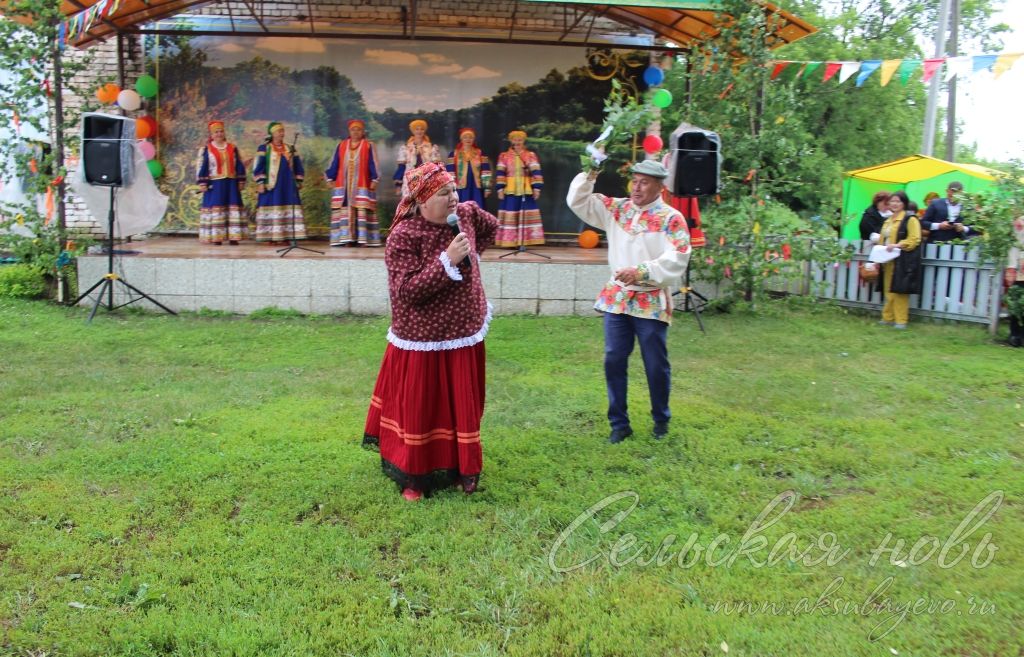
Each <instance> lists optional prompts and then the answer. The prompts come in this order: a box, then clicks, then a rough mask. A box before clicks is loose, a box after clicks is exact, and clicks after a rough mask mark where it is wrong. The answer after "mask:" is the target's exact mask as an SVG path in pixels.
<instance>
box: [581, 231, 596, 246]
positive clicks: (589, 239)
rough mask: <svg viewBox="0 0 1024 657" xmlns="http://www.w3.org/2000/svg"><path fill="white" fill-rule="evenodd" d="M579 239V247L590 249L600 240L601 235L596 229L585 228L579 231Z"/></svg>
mask: <svg viewBox="0 0 1024 657" xmlns="http://www.w3.org/2000/svg"><path fill="white" fill-rule="evenodd" d="M579 241H580V247H581V248H584V249H592V248H594V247H595V246H597V244H598V242H600V241H601V236H600V235H598V234H597V231H596V230H585V231H583V232H582V233H580V236H579Z"/></svg>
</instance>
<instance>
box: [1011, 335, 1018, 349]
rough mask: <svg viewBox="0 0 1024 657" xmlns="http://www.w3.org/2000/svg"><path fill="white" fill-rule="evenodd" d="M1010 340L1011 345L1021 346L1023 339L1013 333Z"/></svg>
mask: <svg viewBox="0 0 1024 657" xmlns="http://www.w3.org/2000/svg"><path fill="white" fill-rule="evenodd" d="M1009 342H1010V346H1011V347H1019V346H1021V339H1020V336H1019V335H1011V336H1010V340H1009Z"/></svg>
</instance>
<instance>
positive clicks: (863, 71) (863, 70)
mask: <svg viewBox="0 0 1024 657" xmlns="http://www.w3.org/2000/svg"><path fill="white" fill-rule="evenodd" d="M881 65H882V60H880V59H869V60H867V61H864V62H861V63H860V75H858V76H857V86H858V87H862V86H864V81H865V80H867V79H868V78H869V77H871V74H872V73H874V72H875V71H877V70H878V67H879V66H881Z"/></svg>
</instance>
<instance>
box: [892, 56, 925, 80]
mask: <svg viewBox="0 0 1024 657" xmlns="http://www.w3.org/2000/svg"><path fill="white" fill-rule="evenodd" d="M920 65H921V60H920V59H904V60H903V63H901V64H900V67H899V69H897V71H896V72H897V73H899V74H900V84H906V83H907V82H910V76H911V75H913V74H914V71H916V70H917V67H918V66H920Z"/></svg>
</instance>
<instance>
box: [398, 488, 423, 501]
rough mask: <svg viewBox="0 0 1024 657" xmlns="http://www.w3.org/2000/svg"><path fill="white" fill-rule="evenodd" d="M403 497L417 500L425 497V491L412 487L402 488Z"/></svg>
mask: <svg viewBox="0 0 1024 657" xmlns="http://www.w3.org/2000/svg"><path fill="white" fill-rule="evenodd" d="M402 497H404V498H405V499H407V500H409V501H410V502H416V501H417V500H421V499H423V493H421V492H419V491H418V490H413V489H412V488H404V489H402Z"/></svg>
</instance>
